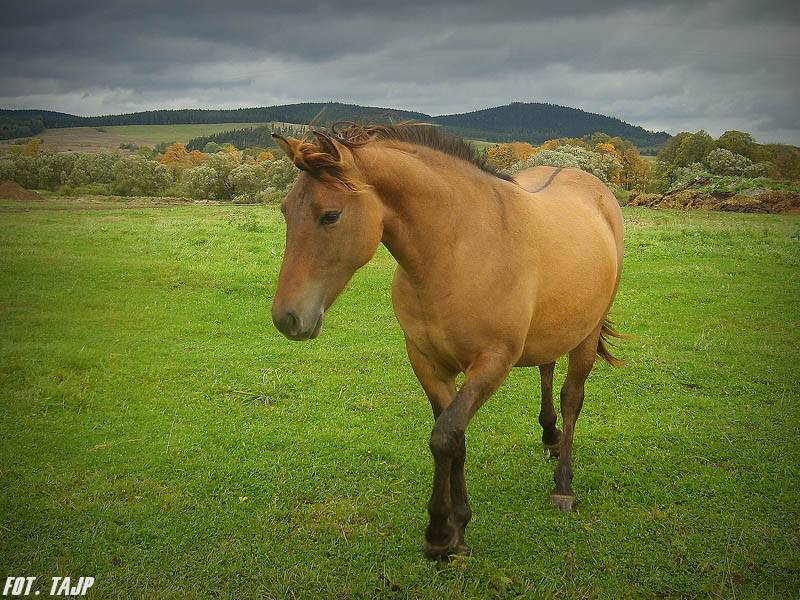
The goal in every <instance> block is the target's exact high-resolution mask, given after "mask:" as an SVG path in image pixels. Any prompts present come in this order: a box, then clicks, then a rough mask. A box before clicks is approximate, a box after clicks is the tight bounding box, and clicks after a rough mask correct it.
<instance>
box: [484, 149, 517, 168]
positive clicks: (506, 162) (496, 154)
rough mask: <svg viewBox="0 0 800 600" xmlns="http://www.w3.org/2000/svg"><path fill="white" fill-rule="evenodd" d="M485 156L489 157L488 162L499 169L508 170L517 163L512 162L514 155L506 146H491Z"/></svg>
mask: <svg viewBox="0 0 800 600" xmlns="http://www.w3.org/2000/svg"><path fill="white" fill-rule="evenodd" d="M486 155H487V156H488V157H489V160H491V161H492V162H493V163H495V164H496V165H497V166H498V167H500V168H501V169H508V168H509V167H511V165H513V164H514V163H515V162H517V161H516V160H514V153H513V152H512V151H511V148H510V147H509V145H508V144H499V145H497V146H492V147H491V148H489V150H488V152H487V153H486Z"/></svg>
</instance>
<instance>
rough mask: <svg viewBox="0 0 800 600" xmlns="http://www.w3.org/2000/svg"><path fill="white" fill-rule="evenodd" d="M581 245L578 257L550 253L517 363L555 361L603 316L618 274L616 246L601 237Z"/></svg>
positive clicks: (613, 292)
mask: <svg viewBox="0 0 800 600" xmlns="http://www.w3.org/2000/svg"><path fill="white" fill-rule="evenodd" d="M584 244H585V245H584V246H582V247H581V254H580V256H576V257H570V256H561V257H556V256H553V257H552V260H549V261H547V262H546V263H545V264H548V265H549V268H548V270H547V271H546V272H545V271H542V273H541V275H540V278H539V282H538V285H537V290H536V301H535V303H534V309H533V314H532V317H531V322H530V326H529V328H528V332H527V335H526V339H525V346H524V348H523V350H522V355H521V356H520V358H519V360H518V362H517V366H536V365H543V364H548V363H550V362H553V361H554V360H556V359H557V358H559V357H561V356H564V355H565V354H567V353H568V352H570V351H571V350H572V349H574V348H575V347H577V346H578V345H579V344H580V343H581V342H583V340H585V339H586V338H587V337H588V336H589V335H590V334H591V333H592V332H593V331H594V330H595V329H596V328H597V327H598V326H599V325H601V324H602V323H603V321H604V320H605V318H606V315H607V314H608V310H609V308H610V306H611V303H612V301H613V299H614V295H615V293H616V288H617V282H618V277H619V273H618V271H619V268H618V259H617V253H616V244H615V242H614V240H613V239H612V238H611V237H608V238H606V237H605V236H600V237H595V239H594V240H593V241H592V242H588V243H587V241H586V240H584ZM587 246H588V247H587ZM562 247H563V246H562ZM587 250H588V251H587Z"/></svg>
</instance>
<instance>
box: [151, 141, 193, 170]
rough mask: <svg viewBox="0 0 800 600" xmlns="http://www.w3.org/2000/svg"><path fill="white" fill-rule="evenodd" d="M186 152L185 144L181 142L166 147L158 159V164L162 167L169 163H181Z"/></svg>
mask: <svg viewBox="0 0 800 600" xmlns="http://www.w3.org/2000/svg"><path fill="white" fill-rule="evenodd" d="M187 154H188V152H187V151H186V144H184V143H183V142H175V143H174V144H171V145H170V146H168V147H167V150H166V151H165V152H164V154H162V155H161V156H159V157H158V162H160V163H161V164H164V165H168V164H170V163H176V162H183V160H184V159H185V158H186V156H187Z"/></svg>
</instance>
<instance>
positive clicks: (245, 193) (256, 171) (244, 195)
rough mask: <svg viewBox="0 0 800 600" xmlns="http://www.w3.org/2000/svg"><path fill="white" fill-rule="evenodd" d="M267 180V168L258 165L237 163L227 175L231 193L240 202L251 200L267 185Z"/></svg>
mask: <svg viewBox="0 0 800 600" xmlns="http://www.w3.org/2000/svg"><path fill="white" fill-rule="evenodd" d="M268 180H269V178H268V176H267V170H266V169H265V168H264V167H261V166H258V165H239V166H238V167H236V168H235V169H233V170H232V171H231V173H230V176H229V181H230V183H231V187H232V188H233V193H234V195H235V196H236V197H237V198H238V201H240V202H241V201H244V202H252V201H253V199H254V198H255V195H256V194H257V193H258V192H261V191H263V190H264V189H265V188H266V187H267V185H268Z"/></svg>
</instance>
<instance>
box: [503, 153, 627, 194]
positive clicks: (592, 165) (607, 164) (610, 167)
mask: <svg viewBox="0 0 800 600" xmlns="http://www.w3.org/2000/svg"><path fill="white" fill-rule="evenodd" d="M543 165H544V166H549V167H571V168H575V169H582V170H583V171H586V172H588V173H591V174H592V175H594V176H595V177H597V178H598V179H600V180H602V181H603V183H605V184H606V185H608V186H611V187H612V188H616V184H615V183H614V180H616V179H617V178H618V177H619V175H620V173H621V172H622V168H623V167H622V163H621V162H620V161H619V160H617V159H616V157H614V156H613V155H612V154H602V153H600V152H593V151H592V150H587V149H586V148H581V147H580V146H573V145H570V144H567V145H565V146H559V147H558V148H555V149H553V150H540V151H539V152H537V153H536V154H534V155H533V156H531V157H530V158H529V159H528V160H526V161H522V162H518V163H516V164H515V165H513V166H512V167H511V170H510V171H511V173H512V174H513V173H518V172H520V171H522V170H523V169H527V168H528V167H538V166H543Z"/></svg>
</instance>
